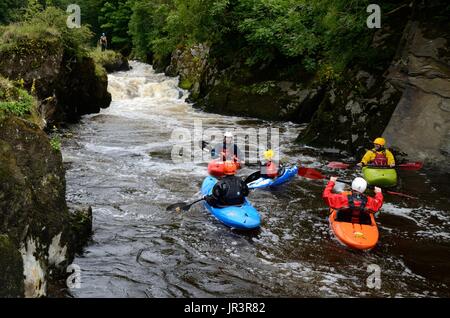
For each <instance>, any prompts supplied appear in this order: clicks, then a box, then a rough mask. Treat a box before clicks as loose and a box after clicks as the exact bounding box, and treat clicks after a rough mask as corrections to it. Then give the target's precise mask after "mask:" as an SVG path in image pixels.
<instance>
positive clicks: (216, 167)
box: [208, 159, 241, 177]
mask: <svg viewBox="0 0 450 318" xmlns="http://www.w3.org/2000/svg"><path fill="white" fill-rule="evenodd" d="M234 164H235V165H236V169H240V168H241V165H240V164H239V162H234ZM223 170H224V161H223V160H220V159H215V160H212V161H210V162H209V164H208V173H209V174H210V175H211V176H213V177H223V176H224V172H223Z"/></svg>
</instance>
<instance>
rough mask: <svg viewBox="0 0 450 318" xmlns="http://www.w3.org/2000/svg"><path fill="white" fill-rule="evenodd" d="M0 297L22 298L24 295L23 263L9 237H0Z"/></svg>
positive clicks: (3, 235)
mask: <svg viewBox="0 0 450 318" xmlns="http://www.w3.org/2000/svg"><path fill="white" fill-rule="evenodd" d="M0 255H1V257H0V270H1V272H2V274H1V275H0V286H1V288H0V297H22V296H23V295H24V284H23V263H22V257H21V255H20V252H19V251H18V249H17V246H16V245H15V244H14V243H13V242H11V241H10V239H9V236H8V235H5V234H2V235H0Z"/></svg>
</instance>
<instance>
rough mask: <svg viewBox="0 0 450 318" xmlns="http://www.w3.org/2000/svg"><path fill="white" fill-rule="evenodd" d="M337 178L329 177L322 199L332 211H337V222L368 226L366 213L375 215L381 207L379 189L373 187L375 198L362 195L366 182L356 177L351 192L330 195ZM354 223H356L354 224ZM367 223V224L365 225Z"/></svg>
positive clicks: (381, 197) (381, 195)
mask: <svg viewBox="0 0 450 318" xmlns="http://www.w3.org/2000/svg"><path fill="white" fill-rule="evenodd" d="M336 180H337V177H331V178H330V181H329V182H328V184H327V186H326V187H325V190H324V191H323V195H322V197H323V199H324V201H325V203H326V204H327V205H328V206H329V207H330V208H332V209H336V210H338V213H337V219H336V220H337V221H341V222H352V223H360V224H370V217H369V215H368V213H375V212H377V211H378V210H380V208H381V206H382V205H383V194H382V193H381V188H379V187H375V197H374V198H372V197H369V196H366V195H365V194H364V191H366V188H367V181H366V180H364V179H363V178H360V177H357V178H355V179H354V180H353V182H352V191H351V192H342V193H332V192H331V191H332V189H333V187H334V186H335V184H336ZM354 221H356V222H354ZM367 222H368V223H367Z"/></svg>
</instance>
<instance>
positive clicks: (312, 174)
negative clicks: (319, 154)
mask: <svg viewBox="0 0 450 318" xmlns="http://www.w3.org/2000/svg"><path fill="white" fill-rule="evenodd" d="M297 173H298V175H299V176H300V177H303V178H308V179H315V180H319V179H325V178H326V177H325V176H324V175H323V174H321V173H320V172H319V171H317V170H315V169H311V168H299V169H298V172H297Z"/></svg>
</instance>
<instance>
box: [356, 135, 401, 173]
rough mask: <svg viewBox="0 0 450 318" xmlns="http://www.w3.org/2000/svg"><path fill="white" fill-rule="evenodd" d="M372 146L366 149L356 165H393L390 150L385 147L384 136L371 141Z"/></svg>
mask: <svg viewBox="0 0 450 318" xmlns="http://www.w3.org/2000/svg"><path fill="white" fill-rule="evenodd" d="M373 144H374V148H373V149H371V150H368V151H367V152H366V154H365V155H364V157H363V158H362V159H361V162H360V163H358V166H360V167H362V166H366V165H374V166H390V167H395V159H394V155H393V154H392V152H390V151H389V149H386V148H385V147H384V146H385V145H386V140H384V138H381V137H379V138H377V139H375V140H374V142H373Z"/></svg>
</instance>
